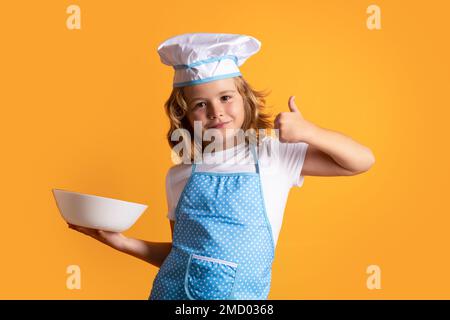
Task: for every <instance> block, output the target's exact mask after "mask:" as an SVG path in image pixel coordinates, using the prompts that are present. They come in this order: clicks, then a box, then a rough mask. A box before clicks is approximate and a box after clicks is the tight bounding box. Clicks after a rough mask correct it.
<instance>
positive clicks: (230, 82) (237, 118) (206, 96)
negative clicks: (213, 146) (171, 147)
mask: <svg viewBox="0 0 450 320" xmlns="http://www.w3.org/2000/svg"><path fill="white" fill-rule="evenodd" d="M183 90H184V95H185V98H186V102H187V104H188V113H187V118H188V119H189V122H190V124H191V126H192V128H194V121H201V123H202V129H203V130H206V129H210V128H215V129H217V130H220V132H221V133H222V136H223V137H224V138H225V135H223V134H224V133H226V134H227V136H228V135H229V134H233V133H234V132H235V130H233V129H240V128H241V127H242V125H243V123H244V116H245V112H244V101H243V99H242V96H241V95H240V94H239V92H238V90H237V88H236V84H235V82H234V79H233V78H226V79H222V80H215V81H212V82H207V83H202V84H198V85H193V86H188V87H185V88H184V89H183ZM220 123H223V125H221V126H220V127H216V126H217V124H220ZM226 129H228V130H226Z"/></svg>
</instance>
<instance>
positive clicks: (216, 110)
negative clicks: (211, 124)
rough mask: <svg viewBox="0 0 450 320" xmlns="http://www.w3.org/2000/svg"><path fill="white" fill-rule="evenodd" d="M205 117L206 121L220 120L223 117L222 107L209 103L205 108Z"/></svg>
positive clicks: (218, 104)
mask: <svg viewBox="0 0 450 320" xmlns="http://www.w3.org/2000/svg"><path fill="white" fill-rule="evenodd" d="M206 116H207V117H208V119H215V118H220V117H222V116H223V107H222V105H221V104H220V102H219V103H216V102H211V103H210V104H209V106H208V108H207V114H206Z"/></svg>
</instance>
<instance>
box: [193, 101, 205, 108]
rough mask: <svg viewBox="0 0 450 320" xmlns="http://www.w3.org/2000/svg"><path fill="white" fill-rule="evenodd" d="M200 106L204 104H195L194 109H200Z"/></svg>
mask: <svg viewBox="0 0 450 320" xmlns="http://www.w3.org/2000/svg"><path fill="white" fill-rule="evenodd" d="M202 104H204V102H200V103H197V104H196V105H195V106H194V109H197V108H200V107H201V105H202Z"/></svg>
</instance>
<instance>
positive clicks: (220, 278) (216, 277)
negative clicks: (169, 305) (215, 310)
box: [184, 254, 238, 300]
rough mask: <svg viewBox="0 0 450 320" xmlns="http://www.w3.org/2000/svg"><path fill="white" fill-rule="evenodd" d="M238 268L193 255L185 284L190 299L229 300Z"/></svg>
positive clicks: (188, 266) (226, 262)
mask: <svg viewBox="0 0 450 320" xmlns="http://www.w3.org/2000/svg"><path fill="white" fill-rule="evenodd" d="M237 266H238V265H237V264H236V263H234V262H230V261H225V260H220V259H215V258H210V257H204V256H199V255H196V254H191V256H190V257H189V262H188V265H187V270H186V278H185V284H184V287H185V290H186V293H187V295H188V297H189V299H191V300H223V299H227V298H228V297H229V296H230V294H231V292H232V290H233V286H234V280H235V278H236V270H237Z"/></svg>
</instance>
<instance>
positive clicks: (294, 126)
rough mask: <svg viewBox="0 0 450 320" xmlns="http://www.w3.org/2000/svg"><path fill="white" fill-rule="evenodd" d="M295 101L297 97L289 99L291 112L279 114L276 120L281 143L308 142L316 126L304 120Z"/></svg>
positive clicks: (275, 125) (275, 124) (275, 123)
mask: <svg viewBox="0 0 450 320" xmlns="http://www.w3.org/2000/svg"><path fill="white" fill-rule="evenodd" d="M294 100H295V96H290V97H289V101H288V105H289V110H290V111H289V112H281V113H279V114H278V115H277V116H276V118H275V120H274V127H275V129H278V137H279V140H280V141H281V142H291V143H293V142H308V139H309V138H310V135H311V132H312V129H313V127H314V125H313V123H311V122H309V121H307V120H305V119H303V116H302V114H301V112H300V110H299V109H298V107H297V105H296V104H295V101H294Z"/></svg>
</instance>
